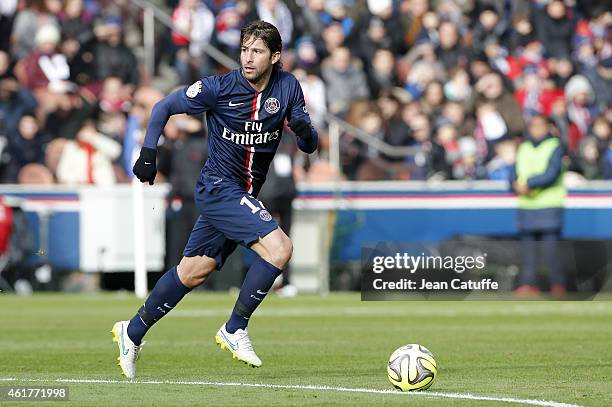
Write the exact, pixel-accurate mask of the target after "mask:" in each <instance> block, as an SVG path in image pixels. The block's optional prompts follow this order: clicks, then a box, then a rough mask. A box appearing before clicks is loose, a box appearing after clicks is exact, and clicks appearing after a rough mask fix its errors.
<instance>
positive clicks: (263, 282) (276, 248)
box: [215, 228, 293, 367]
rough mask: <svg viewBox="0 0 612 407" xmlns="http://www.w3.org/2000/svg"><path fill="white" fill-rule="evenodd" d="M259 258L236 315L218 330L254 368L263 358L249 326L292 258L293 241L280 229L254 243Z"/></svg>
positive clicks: (229, 347) (224, 343) (218, 337)
mask: <svg viewBox="0 0 612 407" xmlns="http://www.w3.org/2000/svg"><path fill="white" fill-rule="evenodd" d="M250 247H251V249H253V250H254V251H255V252H256V253H257V254H258V255H259V257H258V258H257V259H256V260H255V261H254V262H253V264H251V267H250V268H249V271H248V272H247V274H246V276H245V278H244V282H243V283H242V287H241V288H240V294H239V295H238V299H237V300H236V303H235V305H234V309H233V311H232V314H231V316H230V318H229V320H228V321H227V323H225V324H224V325H223V326H222V327H221V328H220V329H219V331H218V332H217V335H216V336H215V341H216V342H217V344H219V345H220V346H221V347H222V348H224V349H227V350H229V351H230V352H231V353H232V355H233V356H234V358H235V359H238V360H241V361H243V362H245V363H247V364H249V365H251V366H253V367H259V366H261V359H259V357H258V356H257V355H256V354H255V351H254V350H253V346H252V345H251V340H250V339H249V336H248V333H247V325H248V322H249V319H250V318H251V315H252V314H253V312H254V311H255V310H256V309H257V307H258V306H259V304H261V302H262V301H263V300H264V298H265V297H266V295H267V294H268V291H270V289H271V288H272V284H273V283H274V280H276V278H277V277H278V276H279V275H280V274H281V273H282V268H283V267H284V266H285V264H287V262H288V261H289V259H290V258H291V254H292V251H293V246H292V244H291V240H290V239H289V238H288V237H287V235H286V234H285V233H284V232H283V231H282V230H281V229H280V228H277V229H275V230H274V231H272V232H270V233H269V234H267V235H265V236H264V237H262V238H260V239H259V240H257V241H256V242H254V243H253V244H252V245H251V246H250Z"/></svg>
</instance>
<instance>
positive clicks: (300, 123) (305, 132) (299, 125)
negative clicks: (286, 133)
mask: <svg viewBox="0 0 612 407" xmlns="http://www.w3.org/2000/svg"><path fill="white" fill-rule="evenodd" d="M288 126H289V128H290V129H291V131H293V132H294V133H295V135H296V136H298V137H299V138H301V139H302V140H304V141H308V140H310V139H311V138H312V131H311V129H310V125H309V124H308V123H307V122H306V120H304V119H293V120H291V121H290V122H289V123H288Z"/></svg>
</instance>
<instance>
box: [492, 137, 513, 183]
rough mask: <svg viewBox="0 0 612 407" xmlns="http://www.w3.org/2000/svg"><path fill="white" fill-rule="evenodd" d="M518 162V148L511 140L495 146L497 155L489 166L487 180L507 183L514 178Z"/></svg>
mask: <svg viewBox="0 0 612 407" xmlns="http://www.w3.org/2000/svg"><path fill="white" fill-rule="evenodd" d="M515 161H516V146H515V145H514V142H513V141H511V140H504V141H500V142H499V143H497V144H495V155H494V156H493V158H492V159H491V161H489V164H487V178H488V179H492V180H498V181H507V180H509V179H511V178H512V174H513V171H514V168H513V167H514V163H515Z"/></svg>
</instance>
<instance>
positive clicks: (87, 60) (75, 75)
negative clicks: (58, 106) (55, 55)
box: [60, 0, 95, 85]
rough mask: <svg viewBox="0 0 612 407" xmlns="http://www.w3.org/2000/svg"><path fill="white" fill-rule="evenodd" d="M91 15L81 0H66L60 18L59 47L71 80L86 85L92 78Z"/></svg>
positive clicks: (93, 37)
mask: <svg viewBox="0 0 612 407" xmlns="http://www.w3.org/2000/svg"><path fill="white" fill-rule="evenodd" d="M91 22H92V21H91V16H90V15H88V14H87V13H86V11H85V5H84V3H83V0H69V1H66V2H65V4H64V8H63V14H62V15H61V18H60V27H61V32H62V42H61V45H60V49H61V52H62V54H64V55H65V56H66V59H67V60H68V65H69V66H70V79H71V81H73V82H75V83H77V84H79V85H86V84H88V83H90V82H91V81H92V80H93V79H94V78H93V75H94V72H93V70H94V68H93V67H92V64H91V62H92V61H91V53H90V48H91V47H92V45H93V41H94V39H95V35H94V32H93V29H92V25H91Z"/></svg>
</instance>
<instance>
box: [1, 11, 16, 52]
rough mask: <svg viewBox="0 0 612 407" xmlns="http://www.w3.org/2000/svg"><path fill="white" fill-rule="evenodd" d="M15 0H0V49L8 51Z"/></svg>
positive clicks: (14, 12)
mask: <svg viewBox="0 0 612 407" xmlns="http://www.w3.org/2000/svg"><path fill="white" fill-rule="evenodd" d="M17 3H18V1H17V0H4V1H2V2H0V51H5V52H7V51H9V49H10V45H11V42H10V38H11V31H12V30H13V22H14V20H15V14H16V12H17Z"/></svg>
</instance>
